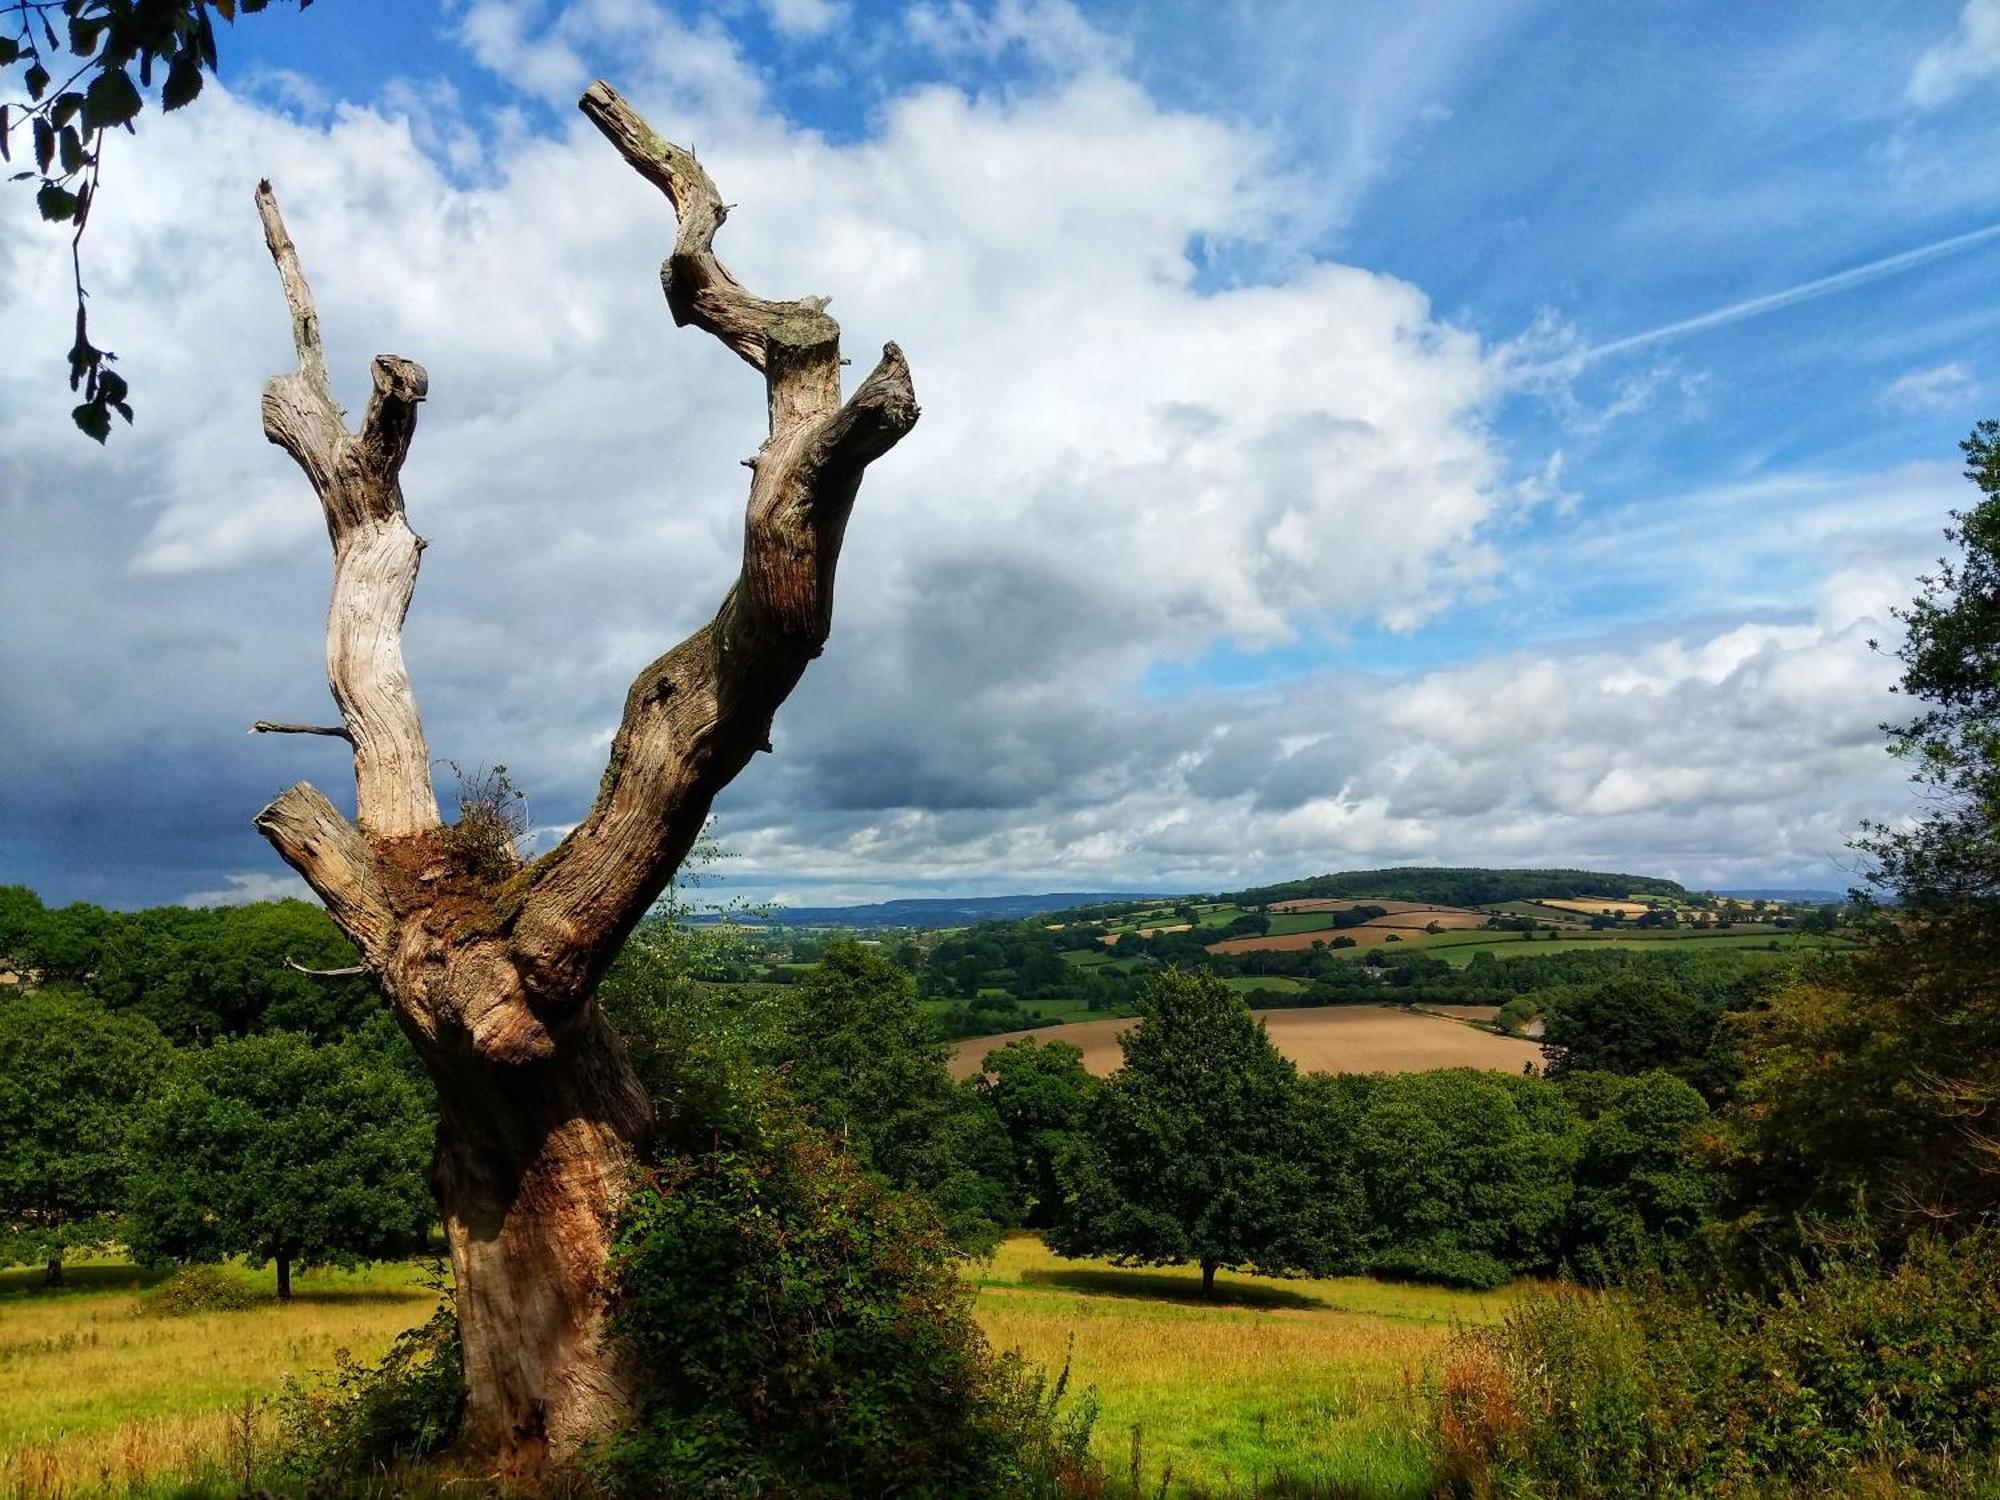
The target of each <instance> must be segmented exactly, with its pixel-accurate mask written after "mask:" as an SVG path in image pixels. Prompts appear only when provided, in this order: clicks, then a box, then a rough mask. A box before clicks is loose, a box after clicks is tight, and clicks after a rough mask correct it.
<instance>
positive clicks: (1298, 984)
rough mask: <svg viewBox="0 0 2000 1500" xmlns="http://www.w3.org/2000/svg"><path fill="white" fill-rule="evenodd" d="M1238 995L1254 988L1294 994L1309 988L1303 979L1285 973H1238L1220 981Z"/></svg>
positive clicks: (1245, 993) (1249, 991)
mask: <svg viewBox="0 0 2000 1500" xmlns="http://www.w3.org/2000/svg"><path fill="white" fill-rule="evenodd" d="M1222 982H1223V983H1224V984H1226V985H1228V986H1229V987H1230V988H1231V989H1232V990H1234V991H1236V993H1237V994H1239V995H1248V994H1250V993H1252V992H1253V991H1255V990H1277V991H1279V992H1281V993H1283V994H1288V995H1295V994H1297V993H1298V992H1299V991H1301V990H1304V989H1307V988H1309V986H1308V985H1307V984H1306V981H1305V980H1303V979H1293V978H1291V977H1290V976H1289V975H1285V974H1238V975H1236V976H1235V977H1234V978H1231V979H1225V980H1223V981H1222Z"/></svg>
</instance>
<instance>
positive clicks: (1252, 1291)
mask: <svg viewBox="0 0 2000 1500" xmlns="http://www.w3.org/2000/svg"><path fill="white" fill-rule="evenodd" d="M1021 1285H1022V1286H1024V1287H1049V1288H1053V1289H1056V1290H1058V1291H1065V1292H1087V1293H1089V1294H1090V1295H1091V1296H1093V1297H1132V1298H1136V1299H1139V1300H1141V1301H1146V1302H1181V1303H1185V1304H1187V1305H1188V1306H1190V1307H1257V1308H1283V1309H1287V1310H1289V1311H1293V1312H1319V1311H1324V1310H1325V1309H1327V1308H1330V1307H1331V1306H1332V1305H1333V1304H1332V1303H1330V1302H1327V1301H1326V1300H1324V1299H1323V1298H1320V1297H1314V1296H1310V1295H1308V1294H1307V1293H1305V1292H1295V1291H1292V1290H1291V1289H1289V1288H1287V1287H1282V1286H1266V1285H1262V1284H1246V1283H1244V1282H1240V1281H1218V1282H1217V1283H1216V1284H1215V1295H1214V1296H1213V1297H1204V1296H1203V1295H1202V1294H1201V1273H1200V1272H1199V1271H1120V1270H1103V1269H1091V1268H1088V1267H1079V1268H1077V1269H1076V1270H1073V1271H1072V1270H1044V1269H1042V1268H1040V1267H1031V1268H1030V1269H1028V1270H1025V1271H1023V1272H1022V1273H1021Z"/></svg>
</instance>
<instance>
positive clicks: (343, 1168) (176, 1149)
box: [131, 1031, 432, 1300]
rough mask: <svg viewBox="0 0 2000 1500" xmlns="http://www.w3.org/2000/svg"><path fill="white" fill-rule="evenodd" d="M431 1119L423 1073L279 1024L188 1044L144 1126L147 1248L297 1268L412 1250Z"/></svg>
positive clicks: (136, 1190)
mask: <svg viewBox="0 0 2000 1500" xmlns="http://www.w3.org/2000/svg"><path fill="white" fill-rule="evenodd" d="M430 1136H431V1128H430V1122H429V1120H428V1118H427V1111H426V1110H425V1108H424V1101H423V1099H422V1098H421V1097H420V1096H419V1094H418V1092H417V1089H416V1087H415V1085H414V1084H412V1083H411V1081H410V1080H409V1079H408V1078H406V1077H405V1076H404V1075H402V1074H401V1073H399V1072H396V1071H395V1070H394V1069H393V1068H390V1067H388V1066H385V1065H384V1064H383V1063H381V1062H380V1061H378V1060H376V1059H373V1058H371V1057H369V1056H368V1055H367V1054H365V1053H364V1052H362V1051H360V1050H359V1049H358V1048H354V1047H348V1046H339V1045H336V1046H329V1047H316V1046H314V1045H313V1044H312V1043H311V1042H310V1041H308V1040H307V1039H306V1038H304V1037H302V1036H297V1035H295V1034H293V1033H291V1032H283V1031H277V1032H272V1033H270V1034H268V1035H265V1036H254V1037H245V1038H244V1039H243V1040H241V1041H234V1042H220V1043H217V1044H216V1045H215V1046H213V1047H208V1048H204V1049H202V1050H200V1051H197V1052H190V1053H186V1054H184V1055H183V1057H182V1059H181V1064H180V1066H179V1067H178V1068H177V1069H176V1072H175V1076H174V1078H173V1080H172V1081H171V1082H170V1083H169V1084H168V1086H167V1087H166V1088H165V1089H164V1090H163V1091H162V1092H161V1094H160V1096H159V1098H158V1099H157V1100H155V1101H154V1103H153V1105H152V1106H151V1107H150V1108H149V1109H148V1110H147V1111H146V1113H145V1115H144V1116H143V1118H142V1119H141V1120H140V1122H139V1125H138V1129H137V1145H138V1148H139V1152H138V1154H139V1156H140V1159H141V1161H142V1165H141V1167H140V1168H139V1170H138V1171H137V1173H136V1175H135V1177H134V1180H133V1183H132V1195H131V1209H132V1249H133V1251H134V1253H135V1254H136V1255H138V1256H139V1258H140V1259H141V1260H147V1261H155V1260H163V1259H167V1258H175V1259H184V1260H208V1259H214V1258H218V1257H220V1256H224V1255H242V1256H246V1257H248V1258H249V1259H250V1260H251V1261H253V1262H255V1263H257V1264H259V1265H262V1264H264V1263H267V1262H271V1261H275V1262H276V1263H277V1267H278V1296H279V1298H280V1299H281V1300H283V1299H289V1298H290V1297H291V1295H292V1268H293V1267H294V1266H301V1267H304V1266H311V1265H322V1264H336V1265H338V1264H352V1263H353V1262H354V1261H356V1260H365V1259H373V1258H376V1257H378V1256H383V1255H391V1254H396V1253H398V1252H403V1251H407V1250H409V1249H410V1248H411V1247H412V1246H413V1245H416V1244H419V1243H421V1241H422V1238H423V1231H424V1226H425V1225H426V1224H427V1223H428V1222H429V1221H430V1218H431V1214H432V1207H431V1197H430V1191H429V1187H428V1185H427V1184H426V1182H425V1169H426V1167H427V1166H428V1164H429V1160H430Z"/></svg>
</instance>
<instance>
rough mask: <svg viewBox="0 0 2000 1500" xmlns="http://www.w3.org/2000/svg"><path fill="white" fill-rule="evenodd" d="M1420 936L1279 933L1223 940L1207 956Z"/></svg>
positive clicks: (1384, 930) (1360, 930)
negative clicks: (1347, 940)
mask: <svg viewBox="0 0 2000 1500" xmlns="http://www.w3.org/2000/svg"><path fill="white" fill-rule="evenodd" d="M1423 935H1424V930H1423V927H1422V926H1421V925H1419V926H1418V927H1416V928H1415V929H1414V930H1413V929H1411V928H1407V927H1404V928H1395V927H1376V926H1374V925H1372V924H1363V925H1362V926H1360V927H1343V928H1341V929H1340V931H1338V932H1335V931H1334V930H1333V929H1332V928H1330V927H1320V928H1315V929H1314V930H1313V931H1311V932H1280V933H1275V934H1273V935H1272V936H1269V937H1241V938H1227V939H1225V940H1224V941H1222V942H1220V943H1210V944H1209V945H1208V951H1209V952H1210V953H1296V952H1298V951H1299V950H1300V949H1302V948H1310V947H1311V946H1312V945H1313V944H1314V943H1324V944H1326V945H1327V946H1328V947H1329V948H1331V947H1332V946H1333V940H1334V939H1335V938H1339V937H1350V938H1353V939H1354V946H1355V947H1357V948H1374V947H1378V946H1379V945H1381V944H1383V943H1386V942H1388V941H1389V940H1390V939H1391V938H1394V939H1395V940H1396V941H1397V942H1399V943H1407V942H1410V941H1412V940H1413V939H1416V938H1420V937H1422V936H1423Z"/></svg>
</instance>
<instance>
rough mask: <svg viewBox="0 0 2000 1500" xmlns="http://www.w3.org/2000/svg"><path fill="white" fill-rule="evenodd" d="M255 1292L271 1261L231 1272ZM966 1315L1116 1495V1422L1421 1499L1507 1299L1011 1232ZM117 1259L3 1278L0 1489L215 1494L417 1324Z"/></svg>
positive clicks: (1322, 1480) (1179, 1468)
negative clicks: (1105, 1471) (341, 1367)
mask: <svg viewBox="0 0 2000 1500" xmlns="http://www.w3.org/2000/svg"><path fill="white" fill-rule="evenodd" d="M231 1274H233V1275H236V1276H238V1277H240V1278H242V1279H243V1280H244V1282H245V1283H246V1284H247V1285H252V1286H255V1287H257V1288H258V1289H260V1290H266V1291H268V1290H269V1287H270V1273H269V1272H268V1271H265V1272H263V1273H254V1272H248V1271H244V1270H241V1269H240V1268H237V1269H234V1270H232V1273H231ZM971 1275H972V1278H973V1281H974V1283H975V1286H976V1288H977V1294H976V1300H975V1304H974V1306H975V1311H976V1314H977V1316H978V1318H979V1321H980V1323H981V1325H982V1326H983V1327H984V1328H985V1329H986V1331H987V1333H988V1335H989V1337H991V1339H992V1340H993V1342H994V1344H995V1345H996V1346H997V1347H999V1348H1003V1349H1010V1348H1017V1349H1019V1350H1021V1351H1022V1352H1023V1353H1024V1354H1025V1355H1027V1356H1028V1357H1029V1358H1030V1359H1033V1360H1035V1361H1037V1362H1039V1363H1041V1364H1043V1365H1045V1366H1047V1367H1048V1368H1049V1369H1050V1370H1051V1371H1052V1372H1053V1371H1054V1370H1057V1369H1060V1368H1061V1367H1062V1365H1063V1363H1064V1362H1065V1360H1067V1361H1069V1362H1070V1365H1071V1379H1070V1383H1071V1388H1072V1389H1073V1390H1076V1391H1082V1390H1084V1389H1086V1388H1090V1389H1094V1390H1095V1391H1096V1393H1097V1396H1098V1398H1099V1400H1100V1402H1101V1407H1102V1410H1101V1415H1100V1418H1099V1421H1098V1425H1097V1436H1096V1441H1097V1447H1098V1451H1099V1453H1100V1455H1101V1456H1102V1457H1103V1459H1104V1461H1105V1463H1106V1464H1107V1465H1108V1466H1109V1467H1110V1469H1111V1470H1112V1472H1113V1475H1114V1478H1115V1480H1116V1484H1115V1486H1114V1492H1116V1493H1121V1494H1122V1493H1123V1491H1124V1488H1125V1486H1126V1484H1127V1481H1128V1479H1129V1476H1130V1474H1131V1471H1132V1457H1133V1445H1134V1431H1135V1429H1136V1430H1137V1442H1138V1452H1139V1469H1140V1474H1141V1481H1142V1485H1141V1493H1143V1494H1145V1495H1148V1496H1151V1495H1155V1494H1157V1493H1159V1492H1160V1486H1161V1482H1162V1479H1163V1477H1164V1476H1165V1475H1166V1474H1167V1472H1168V1469H1169V1466H1171V1474H1172V1482H1171V1484H1170V1485H1169V1487H1168V1491H1167V1492H1168V1493H1169V1494H1187V1493H1193V1492H1201V1491H1208V1492H1214V1493H1232V1492H1233V1493H1241V1494H1246V1495H1247V1494H1251V1493H1254V1492H1255V1491H1256V1489H1257V1488H1258V1487H1260V1486H1266V1487H1267V1486H1268V1485H1269V1483H1270V1481H1271V1479H1272V1477H1273V1476H1274V1475H1280V1474H1282V1475H1284V1476H1285V1477H1287V1478H1289V1479H1292V1480H1295V1481H1309V1482H1313V1483H1316V1484H1317V1485H1319V1486H1321V1487H1322V1492H1324V1493H1328V1494H1345V1495H1355V1496H1368V1497H1381V1500H1390V1497H1398V1496H1405V1495H1407V1496H1418V1495H1422V1494H1425V1493H1427V1489H1428V1483H1429V1468H1428V1458H1427V1440H1426V1436H1425V1432H1424V1427H1425V1423H1426V1419H1427V1409H1426V1407H1425V1405H1424V1402H1423V1397H1422V1388H1423V1378H1424V1373H1425V1368H1426V1364H1427V1362H1428V1361H1430V1360H1432V1358H1433V1357H1434V1356H1435V1355H1437V1354H1438V1353H1439V1352H1440V1350H1441V1349H1442V1347H1443V1346H1444V1344H1445V1343H1446V1342H1447V1341H1448V1340H1449V1338H1450V1337H1451V1335H1452V1333H1453V1331H1454V1330H1455V1329H1456V1328H1459V1327H1462V1326H1465V1325H1468V1324H1476V1323H1487V1322H1492V1321H1495V1320H1497V1319H1498V1317H1499V1316H1500V1314H1501V1312H1502V1311H1503V1310H1504V1308H1505V1307H1506V1305H1507V1303H1508V1300H1509V1298H1508V1295H1507V1294H1506V1293H1500V1294H1479V1293H1470V1292H1452V1291H1442V1290H1436V1289H1432V1288H1426V1287H1414V1286H1403V1285H1396V1284H1391V1283H1387V1282H1379V1281H1371V1280H1367V1279H1365V1278H1345V1279H1338V1280H1326V1281H1312V1280H1296V1281H1293V1280H1272V1279H1268V1278H1262V1277H1253V1276H1236V1275H1232V1274H1230V1273H1229V1272H1226V1271H1225V1272H1222V1273H1220V1274H1219V1275H1218V1276H1217V1278H1216V1293H1217V1295H1216V1298H1215V1300H1214V1301H1212V1302H1209V1301H1204V1300H1203V1299H1202V1297H1201V1278H1200V1275H1199V1273H1198V1272H1196V1271H1195V1270H1193V1269H1192V1268H1176V1267H1169V1268H1163V1269H1150V1270H1148V1269H1121V1268H1118V1267H1114V1266H1111V1265H1109V1264H1107V1263H1105V1262H1102V1261H1068V1260H1063V1259H1061V1258H1059V1257H1057V1256H1055V1255H1053V1254H1051V1253H1050V1252H1049V1251H1048V1250H1047V1249H1045V1248H1044V1247H1043V1246H1042V1244H1041V1242H1040V1241H1039V1240H1037V1239H1034V1238H1032V1237H1030V1236H1025V1235H1021V1236H1014V1237H1012V1238H1010V1239H1008V1240H1007V1241H1006V1242H1004V1243H1003V1244H1002V1245H1001V1247H1000V1249H999V1251H998V1253H997V1254H996V1255H995V1257H994V1258H993V1260H992V1261H990V1262H984V1263H980V1264H977V1265H976V1266H974V1267H973V1268H972V1271H971ZM148 1279H149V1278H145V1277H142V1276H141V1274H140V1273H138V1272H136V1271H134V1270H133V1268H132V1267H130V1266H127V1265H121V1264H98V1265H86V1266H79V1267H75V1268H73V1269H72V1272H71V1280H72V1286H71V1288H70V1289H69V1290H66V1291H63V1292H59V1293H49V1292H45V1291H43V1290H42V1289H41V1288H40V1287H39V1285H38V1281H39V1273H29V1272H12V1273H0V1500H52V1497H54V1496H57V1495H89V1494H106V1493H115V1494H124V1493H128V1492H132V1493H152V1494H162V1495H164V1494H167V1493H174V1492H175V1491H174V1488H173V1486H174V1483H175V1481H176V1480H177V1479H180V1478H183V1477H185V1478H200V1479H202V1480H203V1481H204V1483H205V1485H206V1489H205V1490H204V1491H203V1492H204V1493H208V1492H213V1493H217V1494H226V1493H232V1492H233V1488H234V1487H236V1486H240V1480H235V1481H232V1479H231V1477H230V1476H231V1475H232V1474H240V1473H241V1471H242V1466H243V1462H244V1458H245V1449H246V1446H247V1449H248V1456H249V1457H250V1458H251V1459H252V1460H253V1461H254V1460H255V1459H256V1458H257V1457H259V1456H262V1457H268V1456H269V1454H270V1452H271V1451H272V1445H273V1443H274V1440H275V1431H274V1413H273V1410H272V1408H271V1405H270V1402H269V1399H268V1398H270V1397H271V1396H272V1395H273V1394H275V1392H276V1391H277V1390H278V1389H279V1387H280V1386H281V1385H282V1383H283V1381H284V1379H285V1377H286V1376H288V1375H303V1374H307V1373H309V1372H312V1371H316V1370H324V1369H326V1368H328V1367H330V1366H331V1365H332V1363H333V1353H334V1350H335V1349H337V1348H346V1349H349V1350H351V1351H352V1352H353V1353H354V1354H355V1355H357V1356H358V1357H361V1358H364V1359H372V1358H374V1357H376V1356H378V1355H379V1354H380V1353H381V1352H382V1351H383V1349H385V1348H386V1347H387V1346H388V1343H389V1341H390V1340H391V1339H392V1338H393V1337H394V1336H395V1335H396V1334H397V1333H399V1332H401V1331H402V1330H403V1329H405V1328H408V1327H410V1326H411V1325H413V1324H415V1323H418V1322H421V1321H422V1320H423V1318H424V1317H425V1316H426V1315H427V1314H428V1312H429V1311H430V1308H431V1305H432V1299H433V1296H434V1294H433V1293H432V1292H431V1291H430V1290H429V1289H428V1288H427V1287H426V1286H425V1285H424V1269H423V1267H421V1266H418V1265H413V1264H392V1265H383V1266H376V1267H371V1268H367V1269H364V1270H362V1271H359V1272H355V1273H345V1272H337V1271H321V1272H314V1273H312V1274H310V1275H305V1276H301V1277H298V1278H297V1279H296V1281H295V1290H296V1294H297V1295H296V1296H295V1298H294V1300H293V1302H292V1303H291V1305H290V1306H280V1305H279V1304H278V1303H277V1302H276V1301H275V1300H272V1301H270V1302H268V1303H266V1304H264V1305H261V1306H259V1307H256V1308H252V1309H249V1310H246V1311H243V1312H230V1313H213V1314H207V1315H199V1316H194V1317H185V1318H159V1317H147V1316H142V1315H141V1314H140V1312H139V1304H140V1301H141V1296H142V1292H143V1284H144V1282H145V1281H147V1280H148Z"/></svg>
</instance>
